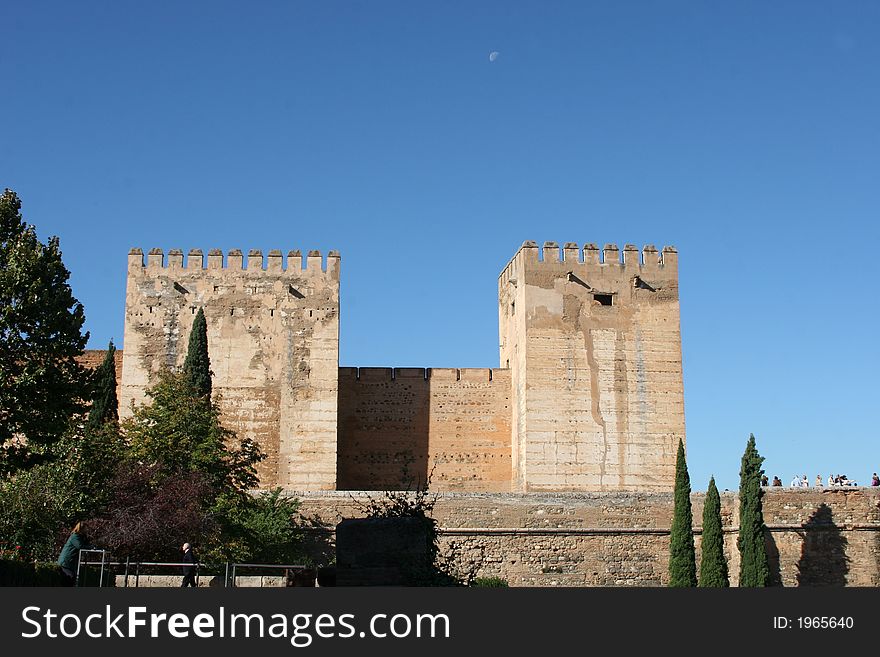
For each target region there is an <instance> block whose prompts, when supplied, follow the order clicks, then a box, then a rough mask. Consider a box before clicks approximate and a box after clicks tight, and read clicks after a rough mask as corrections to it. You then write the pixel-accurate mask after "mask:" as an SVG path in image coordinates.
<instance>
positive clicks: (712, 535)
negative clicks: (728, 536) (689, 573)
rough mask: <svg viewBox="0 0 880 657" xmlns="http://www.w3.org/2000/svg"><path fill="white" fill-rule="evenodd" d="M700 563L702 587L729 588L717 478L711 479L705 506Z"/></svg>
mask: <svg viewBox="0 0 880 657" xmlns="http://www.w3.org/2000/svg"><path fill="white" fill-rule="evenodd" d="M702 556H703V558H702V560H701V561H700V586H708V587H715V588H727V587H728V586H730V579H729V578H728V576H727V561H726V560H725V559H724V534H723V533H722V531H721V496H720V495H718V488H717V487H716V486H715V477H712V478H711V479H709V490H708V491H706V503H705V505H704V506H703V542H702Z"/></svg>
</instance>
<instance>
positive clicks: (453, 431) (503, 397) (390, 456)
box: [337, 367, 511, 492]
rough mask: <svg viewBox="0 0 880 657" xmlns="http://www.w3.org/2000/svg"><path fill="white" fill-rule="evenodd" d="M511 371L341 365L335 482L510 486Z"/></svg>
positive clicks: (342, 485)
mask: <svg viewBox="0 0 880 657" xmlns="http://www.w3.org/2000/svg"><path fill="white" fill-rule="evenodd" d="M510 435H511V433H510V373H509V371H507V370H498V369H493V370H488V369H438V368H431V369H427V370H426V369H422V368H396V369H391V368H370V367H362V368H360V369H357V368H353V367H343V368H340V369H339V445H338V450H339V451H338V474H337V479H338V487H339V489H341V490H407V489H409V490H412V489H414V488H415V487H416V486H417V485H419V484H424V483H425V481H426V478H427V477H428V476H429V475H430V476H431V488H432V489H434V490H449V491H455V490H460V491H490V492H495V491H507V490H510V476H511V475H510V464H511V455H510Z"/></svg>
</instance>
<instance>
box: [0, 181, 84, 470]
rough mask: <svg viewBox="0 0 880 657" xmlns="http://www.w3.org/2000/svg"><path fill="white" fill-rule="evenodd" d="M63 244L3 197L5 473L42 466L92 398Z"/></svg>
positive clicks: (0, 416) (1, 456)
mask: <svg viewBox="0 0 880 657" xmlns="http://www.w3.org/2000/svg"><path fill="white" fill-rule="evenodd" d="M69 277H70V273H69V272H68V271H67V268H66V267H65V266H64V263H63V262H62V260H61V250H60V248H59V242H58V238H57V237H50V238H49V240H48V242H47V243H46V244H43V243H41V242H40V240H39V239H38V238H37V233H36V229H35V228H34V226H28V225H26V224H25V222H24V220H23V218H22V215H21V201H20V200H19V198H18V196H17V195H16V194H15V193H14V192H12V191H10V190H9V189H7V190H6V191H5V192H4V193H3V194H2V195H0V471H5V472H10V471H13V470H15V469H18V468H20V467H24V466H30V465H32V464H33V463H35V462H36V461H38V460H39V459H38V458H35V457H38V456H41V455H43V453H44V452H45V450H46V449H47V448H48V447H49V446H50V445H51V444H52V443H53V442H55V441H56V440H58V438H59V437H60V436H61V435H63V434H64V433H65V431H66V430H67V426H68V422H69V421H70V418H71V417H72V416H73V415H74V413H76V412H77V411H78V410H80V409H81V406H82V400H83V399H84V398H86V397H87V396H88V394H87V393H88V391H87V388H86V384H87V377H86V375H85V370H84V369H83V367H82V366H81V365H80V364H79V363H78V362H77V360H76V357H77V356H79V355H81V354H82V351H83V349H84V348H85V345H86V342H87V341H88V333H85V334H84V333H83V332H82V326H83V322H84V321H85V314H84V312H83V307H82V305H81V304H80V303H79V302H78V301H77V300H76V299H75V298H74V296H73V293H72V292H71V289H70V285H69V284H68V279H69Z"/></svg>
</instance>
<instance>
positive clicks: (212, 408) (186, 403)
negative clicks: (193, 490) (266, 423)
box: [123, 370, 264, 493]
mask: <svg viewBox="0 0 880 657" xmlns="http://www.w3.org/2000/svg"><path fill="white" fill-rule="evenodd" d="M147 396H148V397H149V398H150V399H151V400H152V401H151V403H149V404H145V405H142V406H140V407H138V408H136V409H135V411H134V415H133V417H132V418H130V419H129V420H127V421H125V422H124V423H123V429H124V431H125V435H126V437H127V438H128V440H129V443H130V446H131V456H132V458H134V459H135V460H138V461H140V462H142V463H144V464H147V465H150V466H153V467H155V468H156V473H157V476H159V477H163V476H171V475H178V474H182V473H186V472H199V473H202V474H204V475H205V476H206V478H207V481H208V483H209V484H210V486H211V487H212V489H213V490H215V491H217V492H218V493H219V492H221V491H223V490H228V491H232V492H243V491H246V490H248V489H251V488H255V487H256V486H257V483H258V479H257V474H256V467H255V466H256V464H257V463H258V462H259V461H261V460H262V459H263V458H264V457H263V454H262V452H261V451H260V448H259V446H258V445H257V444H256V443H254V442H253V441H252V440H249V439H243V440H240V441H238V445H237V446H235V447H232V446H231V444H232V443H233V442H234V441H235V440H236V436H235V432H233V431H230V430H228V429H226V428H225V427H224V426H223V425H222V424H221V422H220V408H219V406H218V404H217V403H215V402H213V401H212V400H211V399H210V398H208V397H203V396H201V395H200V394H198V392H197V390H196V389H195V388H194V387H193V385H192V384H191V382H190V378H189V376H188V375H187V373H186V372H185V371H184V372H173V371H171V370H165V371H163V372H161V373H160V374H159V381H158V383H156V385H154V386H153V387H152V388H150V389H149V390H148V391H147Z"/></svg>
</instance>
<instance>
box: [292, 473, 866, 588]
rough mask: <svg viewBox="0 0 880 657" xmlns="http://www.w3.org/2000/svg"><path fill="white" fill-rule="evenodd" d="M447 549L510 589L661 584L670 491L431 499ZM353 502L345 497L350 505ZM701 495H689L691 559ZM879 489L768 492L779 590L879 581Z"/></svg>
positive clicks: (337, 501)
mask: <svg viewBox="0 0 880 657" xmlns="http://www.w3.org/2000/svg"><path fill="white" fill-rule="evenodd" d="M364 495H365V494H364V493H330V494H304V495H302V496H301V500H302V511H303V512H304V513H305V514H307V515H308V514H311V513H317V514H319V515H320V516H321V517H322V518H324V519H325V522H327V523H328V524H329V525H330V526H335V524H336V523H337V522H338V521H339V520H340V519H341V518H343V517H358V516H359V515H361V513H360V510H359V508H358V503H357V502H358V500H361V501H363V499H364ZM438 495H439V496H438V500H437V505H436V507H435V513H434V517H435V518H437V520H438V522H439V524H440V526H441V528H442V529H443V537H442V541H443V544H444V546H445V548H446V549H447V550H448V549H450V548H451V547H452V546H455V550H456V552H457V554H458V558H459V559H460V560H462V561H464V562H467V561H473V562H474V563H477V564H479V566H480V568H479V574H480V575H483V576H493V575H494V576H500V577H504V578H506V579H507V580H508V581H509V582H510V584H511V585H512V586H665V585H666V584H667V583H668V567H669V557H668V551H669V525H670V522H671V519H672V495H671V494H667V493H555V494H550V493H534V494H525V495H523V494H513V493H507V494H477V493H473V494H467V493H440V494H438ZM352 498H354V499H352ZM703 499H704V495H703V494H702V493H697V494H694V495H693V496H692V502H693V506H694V518H695V524H696V525H697V526H696V530H697V532H698V534H697V541H696V543H697V557H698V559H699V554H700V542H699V541H700V537H699V524H700V522H701V519H702V512H703V511H702V510H703ZM878 505H880V490H877V489H870V488H857V489H850V490H846V489H826V490H820V489H809V490H798V489H794V490H790V489H768V490H767V494H766V495H765V497H764V516H765V521H766V524H767V526H768V529H769V531H768V541H767V544H768V554H769V555H770V556H771V571H772V573H773V576H774V577H775V578H776V579H777V580H778V581H779V582H780V583H781V584H783V585H784V586H798V585H849V586H878V585H880V506H878ZM738 516H739V509H738V501H737V496H736V494H735V493H722V520H723V522H724V526H725V531H726V535H725V551H726V553H727V557H728V564H729V568H730V573H731V580H732V584H733V585H735V584H736V580H737V577H738V573H739V556H738V554H737V550H736V531H737V527H738Z"/></svg>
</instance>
